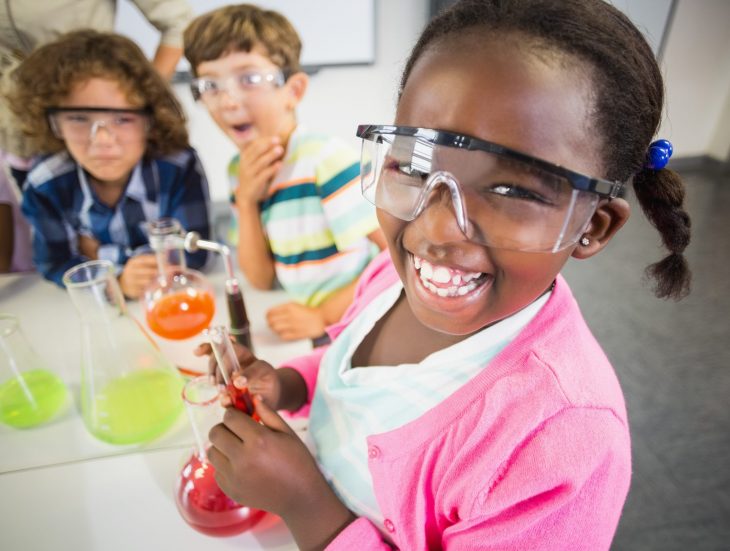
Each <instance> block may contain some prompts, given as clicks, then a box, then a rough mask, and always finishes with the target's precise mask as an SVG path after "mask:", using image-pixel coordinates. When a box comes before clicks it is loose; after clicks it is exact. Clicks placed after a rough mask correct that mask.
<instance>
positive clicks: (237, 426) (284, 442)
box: [208, 396, 353, 549]
mask: <svg viewBox="0 0 730 551" xmlns="http://www.w3.org/2000/svg"><path fill="white" fill-rule="evenodd" d="M254 403H255V406H256V411H257V412H258V414H259V416H260V417H261V423H263V424H261V423H258V422H256V421H254V420H253V419H252V418H251V417H249V416H248V415H246V414H244V413H242V412H240V411H238V410H236V409H233V408H228V409H227V410H226V413H225V415H224V417H223V423H221V424H218V425H216V426H215V427H213V428H212V429H211V431H210V434H209V437H210V442H211V447H210V448H209V449H208V459H209V460H210V462H211V464H212V465H213V467H214V468H215V479H216V482H217V483H218V485H219V486H220V488H221V489H222V490H223V491H224V492H225V493H226V494H227V495H228V496H229V497H231V499H233V500H234V501H236V502H238V503H242V504H245V505H247V506H249V507H255V508H257V509H263V510H265V511H270V512H272V513H275V514H277V515H279V516H281V517H282V518H283V519H284V521H285V522H286V523H287V526H289V527H290V529H291V530H292V533H293V534H294V536H295V538H296V539H297V543H298V544H299V546H300V547H302V548H307V549H308V548H314V547H324V545H321V544H322V543H325V542H327V541H329V540H331V539H332V538H333V537H334V535H336V534H337V533H338V532H339V531H340V530H341V529H342V528H343V526H344V525H346V524H347V523H348V522H350V521H351V520H352V519H353V516H352V514H351V513H350V511H348V510H347V508H346V507H345V506H344V504H343V503H342V502H340V501H339V499H338V498H337V497H336V496H335V494H334V492H333V491H332V489H331V488H330V487H329V485H328V484H327V481H326V480H325V479H324V477H323V476H322V474H321V473H320V471H319V468H318V467H317V464H316V462H315V461H314V458H313V457H312V455H311V454H310V453H309V450H307V448H306V446H305V445H304V444H303V443H302V441H301V440H300V439H299V437H298V436H297V435H296V434H295V433H294V431H293V430H292V429H291V428H290V427H289V426H288V425H287V424H286V423H285V422H284V420H283V419H282V418H281V417H280V416H279V415H278V414H277V413H276V412H275V411H273V410H272V409H271V408H269V407H268V406H267V405H266V404H265V403H264V402H263V400H261V399H260V397H258V396H257V397H255V398H254Z"/></svg>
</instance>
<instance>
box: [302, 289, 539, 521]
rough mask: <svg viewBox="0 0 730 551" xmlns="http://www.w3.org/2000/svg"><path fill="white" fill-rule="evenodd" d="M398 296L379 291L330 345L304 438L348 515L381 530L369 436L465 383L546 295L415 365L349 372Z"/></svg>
mask: <svg viewBox="0 0 730 551" xmlns="http://www.w3.org/2000/svg"><path fill="white" fill-rule="evenodd" d="M402 292H403V284H402V283H401V282H400V281H398V282H396V283H395V284H394V285H392V286H391V287H389V288H388V289H386V290H385V291H383V292H382V293H381V294H380V295H379V296H378V297H376V298H375V299H373V301H372V302H371V303H370V304H368V306H367V307H366V308H365V309H364V310H363V311H362V312H361V313H360V314H359V315H358V316H357V317H356V318H355V319H354V320H352V321H351V322H350V323H349V324H348V325H347V327H346V328H345V329H344V330H343V331H342V333H340V334H339V335H338V337H337V338H336V339H335V340H334V341H333V342H332V345H331V346H330V348H329V350H327V352H326V353H325V355H324V356H323V358H322V362H321V364H320V369H319V376H318V377H317V387H316V390H315V392H314V398H313V400H312V409H311V412H310V416H309V430H308V437H309V438H310V439H311V442H310V443H311V444H312V445H313V447H314V449H316V457H317V461H318V463H319V466H320V468H321V470H322V472H323V473H324V475H325V477H326V478H327V479H328V481H329V482H330V484H331V486H332V487H333V489H334V490H335V492H336V493H337V494H338V496H339V497H340V499H342V501H343V502H344V503H345V505H346V506H347V508H348V509H350V510H351V511H353V512H354V513H355V514H356V515H357V516H365V517H367V518H369V519H370V520H371V521H372V522H374V523H375V524H377V525H379V526H380V527H381V529H382V527H383V515H382V514H381V512H380V508H379V506H378V503H377V501H376V499H375V493H374V490H373V483H372V478H371V476H370V471H369V469H368V449H367V441H366V437H367V436H370V435H373V434H381V433H385V432H388V431H391V430H393V429H396V428H398V427H402V426H403V425H405V424H406V423H409V422H410V421H413V420H415V419H417V418H418V417H420V416H421V415H423V414H424V413H425V412H426V411H428V410H430V409H431V408H433V407H435V406H437V405H438V404H439V403H441V402H442V401H444V400H445V399H446V398H447V397H448V396H450V395H451V394H453V393H454V392H455V391H457V390H458V389H459V388H461V387H462V386H463V385H465V384H466V383H468V382H469V381H470V380H471V379H472V378H473V377H474V376H476V375H477V374H478V373H480V372H481V371H482V370H483V369H485V367H484V366H485V365H487V363H488V362H489V361H491V359H492V358H494V357H495V356H496V355H497V354H498V353H499V352H500V351H501V350H502V349H503V348H504V347H505V346H507V344H509V343H510V341H512V340H513V339H514V338H515V337H516V336H517V334H518V333H519V332H520V331H521V330H522V329H523V328H524V327H525V326H526V325H527V324H528V323H529V322H530V320H532V318H533V317H535V315H537V313H538V312H539V311H540V309H541V308H542V306H543V305H544V304H545V303H546V302H547V300H548V298H549V297H550V293H545V294H544V295H543V296H541V297H540V298H539V299H537V300H536V301H535V302H533V303H532V304H530V305H529V306H527V307H526V308H524V309H522V310H520V311H519V312H517V313H516V314H514V315H512V316H510V317H509V318H506V319H504V320H502V321H500V322H498V323H496V324H494V325H491V326H489V327H487V328H485V329H482V330H481V331H479V332H478V333H476V334H475V335H472V336H470V337H468V338H466V339H464V340H463V341H461V342H459V343H456V344H454V345H452V346H449V347H448V348H445V349H443V350H439V351H437V352H434V353H433V354H430V355H429V356H427V357H426V358H424V360H423V361H421V362H420V363H418V364H401V365H397V366H374V367H373V366H370V367H365V368H363V367H361V368H357V366H352V365H351V362H350V360H351V358H352V356H353V354H354V353H355V350H356V349H357V347H358V346H359V345H360V343H361V342H362V341H363V339H364V338H365V337H366V336H367V335H368V333H370V331H371V330H372V328H373V327H374V326H375V324H376V323H377V322H378V320H380V318H382V317H383V316H384V315H385V314H386V313H387V312H388V310H390V308H392V306H393V305H394V304H395V302H396V300H397V299H398V297H399V296H400V295H401V293H402ZM487 369H488V367H487Z"/></svg>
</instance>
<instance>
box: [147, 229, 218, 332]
mask: <svg viewBox="0 0 730 551" xmlns="http://www.w3.org/2000/svg"><path fill="white" fill-rule="evenodd" d="M147 229H148V236H149V241H150V246H151V247H152V250H153V251H155V254H156V256H157V266H158V269H159V274H158V276H157V278H156V279H155V281H154V282H153V283H152V285H151V286H150V287H149V288H148V289H147V290H146V291H145V297H144V303H145V310H146V313H147V323H148V325H149V327H150V329H151V330H152V331H153V332H154V333H156V334H158V335H160V336H161V337H164V338H166V339H173V340H179V339H187V338H190V337H193V336H195V335H197V334H198V333H200V332H201V331H202V330H203V329H205V328H206V327H208V324H209V323H210V320H212V319H213V314H214V313H215V299H214V298H213V289H212V287H211V286H210V284H209V283H208V281H207V280H206V279H205V277H204V276H203V274H201V273H200V272H198V271H196V270H191V269H189V268H187V267H186V265H185V249H184V234H183V233H182V227H181V226H180V223H179V222H178V221H177V220H175V219H174V218H160V219H158V220H154V221H152V222H149V223H148V224H147Z"/></svg>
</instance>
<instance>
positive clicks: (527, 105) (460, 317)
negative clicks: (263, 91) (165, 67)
mask: <svg viewBox="0 0 730 551" xmlns="http://www.w3.org/2000/svg"><path fill="white" fill-rule="evenodd" d="M661 111H662V79H661V75H660V72H659V69H658V67H657V64H656V62H655V60H654V56H653V54H652V52H651V50H650V48H649V46H648V45H647V43H646V41H645V40H644V38H643V37H642V36H641V34H640V32H639V31H638V30H637V29H636V28H635V27H634V26H633V25H632V24H631V23H630V22H629V20H628V19H627V18H626V17H625V16H624V15H622V14H621V13H620V12H618V11H617V10H616V9H614V8H613V7H612V6H610V5H609V4H606V3H604V2H602V1H601V0H565V1H562V2H552V1H550V2H546V1H541V0H469V1H463V2H459V3H457V4H456V5H455V6H454V7H453V8H452V9H450V10H448V11H446V12H444V13H442V14H441V15H439V16H438V17H436V18H435V19H434V20H433V21H432V22H431V23H430V24H429V25H428V26H427V28H426V29H425V31H424V32H423V34H422V36H421V38H420V40H419V41H418V43H417V44H416V46H415V48H414V49H413V52H412V54H411V56H410V59H409V61H408V63H407V65H406V68H405V71H404V74H403V78H402V81H401V91H400V97H399V102H398V107H397V112H396V120H395V124H394V125H392V126H361V127H360V128H359V129H358V134H359V135H360V137H361V138H363V141H364V142H363V143H364V154H363V191H364V194H365V195H366V197H368V198H370V199H371V200H372V201H373V202H374V203H375V205H376V206H377V207H378V216H379V221H380V224H381V227H382V229H383V231H384V233H385V235H386V238H387V240H388V248H389V252H390V257H391V258H392V263H390V262H389V261H388V259H387V258H385V257H383V256H381V257H378V258H377V259H376V260H375V261H373V263H372V264H371V265H370V267H369V269H368V271H367V272H366V273H365V274H364V275H363V277H362V278H361V281H360V285H359V288H358V291H357V294H356V300H355V303H354V304H353V306H352V307H351V309H350V310H349V311H348V314H347V315H346V317H345V319H344V320H343V322H342V323H341V324H339V325H337V326H335V327H333V328H332V330H331V334H332V337H333V342H332V344H331V345H330V346H329V347H328V348H327V349H317V350H315V351H314V352H313V353H312V354H310V355H309V356H307V357H303V358H298V359H295V360H291V361H290V362H287V363H286V364H285V366H284V367H282V368H281V369H274V368H272V367H271V366H270V365H269V364H267V363H265V362H263V361H261V360H258V359H256V358H254V357H252V356H251V355H250V354H249V353H247V351H245V350H242V351H240V353H239V358H240V360H241V362H242V364H244V365H245V369H244V371H243V376H242V377H240V378H239V379H237V385H238V386H240V387H243V386H248V388H249V390H250V391H251V392H253V393H254V395H255V396H256V402H255V403H256V407H257V409H258V414H259V415H260V417H261V420H262V422H263V424H259V423H256V422H254V421H253V420H252V419H251V418H249V417H246V416H245V415H244V414H242V413H241V412H239V411H236V410H235V409H232V408H229V409H228V410H227V411H226V414H225V417H224V422H223V423H222V424H220V425H217V426H216V427H214V428H213V429H212V431H211V433H210V440H211V442H212V446H213V447H212V448H211V449H210V451H209V458H210V461H211V462H212V464H213V465H214V467H215V469H216V471H217V480H218V482H219V483H220V485H221V487H222V488H223V489H224V491H226V492H227V493H228V494H229V495H230V496H231V497H232V498H234V499H235V500H237V501H240V502H242V503H246V504H248V505H250V506H252V507H258V508H263V509H267V510H270V511H273V512H275V513H277V514H279V515H281V517H282V518H283V519H284V521H285V522H286V523H287V525H288V527H289V529H290V530H291V532H292V534H293V535H294V537H295V539H296V540H297V543H298V544H299V546H300V547H301V548H302V549H315V548H323V547H325V546H327V547H328V548H331V549H343V550H344V549H385V548H388V547H390V546H394V547H397V548H400V549H408V550H416V549H519V550H523V549H561V550H563V549H586V550H598V549H608V548H609V546H610V543H611V539H612V537H613V534H614V532H615V529H616V525H617V523H618V519H619V516H620V513H621V509H622V506H623V504H624V501H625V498H626V494H627V491H628V487H629V481H630V474H631V456H630V441H629V430H628V426H627V418H626V410H625V405H624V400H623V396H622V393H621V389H620V387H619V384H618V381H617V379H616V376H615V374H614V371H613V369H612V367H611V366H610V364H609V362H608V360H607V358H606V357H605V355H604V354H603V352H602V350H601V348H600V346H599V345H598V344H597V343H596V341H595V340H594V338H593V336H592V335H591V333H590V331H589V329H588V327H587V326H586V324H585V322H584V321H583V319H582V317H581V314H580V311H579V309H578V306H577V305H576V303H575V301H574V300H573V298H572V295H571V293H570V290H569V289H568V286H567V284H566V282H565V280H564V279H563V278H562V277H561V276H560V270H561V268H562V266H563V265H564V264H565V263H566V262H567V261H568V259H569V258H571V257H573V258H577V259H587V258H590V257H592V256H593V255H595V254H597V253H599V252H600V251H601V250H603V249H604V248H605V247H606V245H607V244H608V243H609V241H610V240H611V239H612V238H613V236H614V235H615V233H616V232H617V231H618V230H619V229H620V228H621V226H622V225H623V224H624V222H625V221H626V220H627V218H628V216H629V205H628V203H627V202H626V201H625V200H624V199H622V198H621V196H622V195H623V193H624V190H625V185H626V183H628V182H632V183H633V187H634V189H635V191H636V193H637V196H638V199H639V202H640V204H641V205H642V208H643V209H644V211H645V213H646V214H647V215H648V217H649V219H650V220H651V221H652V222H653V223H654V225H655V226H656V227H657V228H658V229H659V231H660V233H661V235H662V238H663V241H664V243H665V245H666V246H667V247H668V248H669V250H670V255H669V256H668V257H667V258H665V259H664V260H662V261H660V262H658V263H657V264H654V265H653V266H651V267H650V268H649V272H650V274H651V275H652V276H654V278H655V279H656V281H657V283H658V285H657V294H658V295H659V296H660V297H674V298H679V297H681V296H682V295H684V294H685V293H686V292H687V289H688V282H689V271H688V268H687V265H686V263H685V261H684V259H683V257H682V251H683V249H684V248H685V247H686V245H687V243H688V240H689V230H688V229H689V219H688V217H687V214H686V213H685V212H684V211H683V210H682V200H683V188H682V185H681V182H680V181H679V179H678V177H677V176H676V175H675V174H673V173H671V172H670V171H668V170H665V169H663V166H664V164H665V163H666V161H667V159H668V157H669V155H670V154H671V146H670V145H669V144H668V142H665V141H660V142H658V143H657V142H655V143H654V144H651V145H650V141H651V139H652V136H653V134H654V132H655V131H656V129H657V127H658V124H659V121H660V115H661ZM308 404H311V412H310V424H309V434H310V436H311V438H312V440H313V444H314V445H315V448H316V461H315V459H314V458H313V457H312V456H311V455H310V454H309V452H308V451H307V448H306V447H305V446H304V445H303V444H302V443H301V442H300V441H299V440H298V439H297V437H296V435H294V434H293V433H292V431H291V430H289V429H288V428H287V425H286V424H285V423H284V422H283V420H282V419H281V418H280V417H279V416H278V415H277V414H276V413H275V412H274V410H275V409H277V408H280V409H287V410H290V411H297V410H299V409H301V408H304V406H306V405H308Z"/></svg>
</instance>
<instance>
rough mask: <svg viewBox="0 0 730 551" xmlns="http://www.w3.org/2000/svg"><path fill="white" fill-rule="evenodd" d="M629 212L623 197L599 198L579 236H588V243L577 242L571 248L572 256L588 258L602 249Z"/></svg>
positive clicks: (619, 227)
mask: <svg viewBox="0 0 730 551" xmlns="http://www.w3.org/2000/svg"><path fill="white" fill-rule="evenodd" d="M630 214H631V207H630V206H629V204H628V202H627V201H626V200H625V199H601V201H600V202H599V203H598V207H596V212H594V213H593V216H592V217H591V220H590V222H589V223H588V227H587V228H586V231H584V232H583V235H582V236H581V237H587V238H588V241H589V243H588V245H581V244H578V245H577V246H576V247H575V249H573V254H572V256H573V257H574V258H579V259H583V258H590V257H591V256H593V255H594V254H596V253H598V252H599V251H601V250H603V248H604V247H605V246H606V245H608V242H609V241H611V239H612V238H613V236H614V235H615V234H616V232H617V231H618V230H620V229H621V226H623V225H624V224H625V223H626V221H627V220H628V219H629V215H630Z"/></svg>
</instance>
